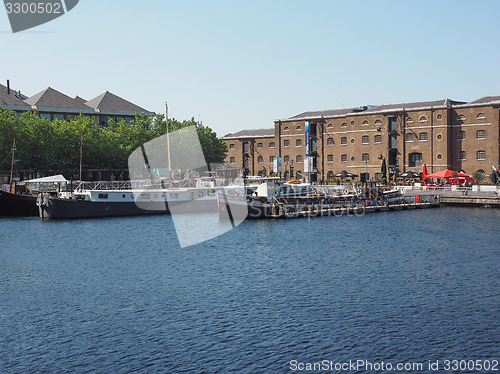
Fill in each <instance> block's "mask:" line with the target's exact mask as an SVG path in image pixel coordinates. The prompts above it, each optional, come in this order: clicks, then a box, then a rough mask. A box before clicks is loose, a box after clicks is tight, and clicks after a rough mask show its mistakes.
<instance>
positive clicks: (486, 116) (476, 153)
mask: <svg viewBox="0 0 500 374" xmlns="http://www.w3.org/2000/svg"><path fill="white" fill-rule="evenodd" d="M306 123H307V125H308V128H309V133H308V135H309V138H310V142H309V143H310V147H309V153H310V156H311V158H312V165H311V166H312V168H310V169H311V171H310V172H308V173H304V169H305V168H304V160H305V157H306V148H305V140H306V139H305V138H306V136H305V135H306V134H305V129H306ZM499 123H500V96H490V97H484V98H481V99H479V100H476V101H473V102H469V103H466V102H459V101H453V100H449V99H443V100H437V101H427V102H414V103H403V104H391V105H380V106H362V107H358V108H352V109H337V110H326V111H316V112H305V113H302V114H299V115H297V116H294V117H291V118H287V119H282V120H277V121H275V123H274V129H264V130H244V131H240V132H237V133H235V134H232V135H230V136H227V137H225V138H224V140H225V141H226V143H227V146H228V154H227V158H226V162H227V163H228V164H229V165H231V166H235V167H240V168H248V169H249V172H250V174H252V175H256V174H258V173H259V172H260V173H262V170H263V168H265V169H266V171H267V173H266V174H267V175H271V172H272V170H273V168H272V167H273V159H274V158H275V157H281V159H282V173H281V175H282V176H284V177H285V178H289V177H291V176H293V177H302V176H304V175H305V174H307V176H310V180H311V181H313V182H314V181H317V180H325V179H328V178H331V177H332V176H333V175H334V174H336V173H339V172H341V171H343V170H346V171H348V172H350V173H354V174H357V175H359V176H360V177H361V179H363V180H364V179H365V178H368V179H371V180H373V179H375V180H376V179H379V178H380V177H381V173H380V170H381V165H382V162H383V160H384V159H385V160H386V163H387V167H388V172H389V174H390V175H393V174H395V173H402V172H405V171H414V172H421V171H422V168H423V165H424V164H426V165H427V168H428V171H429V172H435V171H439V170H443V169H453V170H457V171H459V170H463V171H465V172H466V173H468V174H474V173H476V172H480V173H483V174H484V177H485V178H486V177H487V175H488V174H490V171H491V170H492V169H491V166H492V165H494V166H496V167H498V164H499V162H500V151H499V148H500V146H499V144H500V142H499V139H500V137H499V134H500V129H499Z"/></svg>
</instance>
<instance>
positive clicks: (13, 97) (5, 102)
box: [0, 84, 28, 109]
mask: <svg viewBox="0 0 500 374" xmlns="http://www.w3.org/2000/svg"><path fill="white" fill-rule="evenodd" d="M24 99H26V96H24V95H23V94H21V93H20V92H19V91H15V90H13V89H12V88H11V89H10V94H8V93H7V87H6V86H4V85H3V84H0V105H1V106H5V107H9V109H10V108H11V106H18V107H28V105H27V104H26V103H25V102H24V101H23V100H24Z"/></svg>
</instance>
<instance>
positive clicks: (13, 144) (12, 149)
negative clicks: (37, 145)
mask: <svg viewBox="0 0 500 374" xmlns="http://www.w3.org/2000/svg"><path fill="white" fill-rule="evenodd" d="M16 150H17V148H16V138H14V143H12V148H11V151H12V161H11V163H10V181H9V184H12V173H13V171H14V152H16Z"/></svg>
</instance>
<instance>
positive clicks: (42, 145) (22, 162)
mask: <svg viewBox="0 0 500 374" xmlns="http://www.w3.org/2000/svg"><path fill="white" fill-rule="evenodd" d="M192 125H194V126H196V129H197V133H198V137H199V139H200V143H201V147H202V150H203V154H204V156H205V160H206V161H207V164H208V165H210V164H211V163H222V162H224V159H225V157H226V152H227V147H226V144H225V142H224V141H223V140H222V139H219V138H218V137H217V134H216V133H215V132H213V131H212V129H211V128H209V127H208V126H197V123H196V121H195V120H194V118H191V119H190V120H184V121H178V120H176V119H175V118H172V119H169V120H168V130H169V132H172V131H175V130H178V129H181V128H184V127H187V126H192ZM166 132H167V126H166V122H165V117H164V116H163V115H157V116H153V115H145V114H137V115H136V116H135V118H134V119H133V120H132V121H131V123H130V124H127V123H126V122H125V120H122V121H120V122H117V121H115V120H113V119H110V120H109V121H108V125H107V126H99V125H95V124H94V123H93V121H92V119H91V118H90V117H88V116H83V115H80V116H78V117H76V118H74V119H73V120H71V121H63V120H58V119H56V120H54V121H49V120H48V119H46V118H42V117H40V115H39V113H38V112H36V111H30V112H25V113H23V114H22V116H21V117H20V118H18V117H17V116H16V113H15V112H14V111H12V110H5V109H1V108H0V173H4V174H6V173H9V172H10V168H11V157H10V155H11V148H12V145H13V140H14V139H15V145H16V151H15V160H16V162H15V166H14V172H17V173H24V174H26V173H28V174H31V175H49V174H57V173H61V174H63V175H65V176H66V177H67V178H69V177H76V176H77V175H78V173H77V171H78V170H79V167H80V151H82V155H83V156H82V168H83V169H84V172H85V171H87V172H88V171H89V170H107V171H112V172H113V173H114V174H115V175H116V174H120V173H122V174H123V173H125V174H126V170H127V169H128V157H129V155H130V154H131V153H132V152H133V151H134V150H135V149H136V148H138V147H140V146H141V145H142V144H144V143H146V142H148V141H150V140H152V139H154V138H156V137H158V136H161V135H164V134H166ZM108 176H109V175H108ZM122 176H123V175H122Z"/></svg>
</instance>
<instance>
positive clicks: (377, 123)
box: [374, 119, 382, 125]
mask: <svg viewBox="0 0 500 374" xmlns="http://www.w3.org/2000/svg"><path fill="white" fill-rule="evenodd" d="M381 124H382V121H381V120H379V119H378V120H376V121H375V123H374V125H381Z"/></svg>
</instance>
